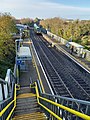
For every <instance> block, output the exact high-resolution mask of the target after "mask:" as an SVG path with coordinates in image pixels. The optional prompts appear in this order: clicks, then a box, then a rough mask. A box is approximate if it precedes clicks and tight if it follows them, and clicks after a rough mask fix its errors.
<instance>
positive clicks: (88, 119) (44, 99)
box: [35, 82, 90, 120]
mask: <svg viewBox="0 0 90 120" xmlns="http://www.w3.org/2000/svg"><path fill="white" fill-rule="evenodd" d="M35 90H36V95H37V100H38V104H39V105H40V106H42V107H43V108H44V109H45V110H46V111H48V112H49V113H50V114H51V115H53V116H54V117H55V118H57V119H58V120H62V118H60V116H58V115H57V114H55V113H54V112H52V111H51V110H50V109H48V108H47V107H46V106H44V105H43V104H41V103H40V102H39V99H42V100H43V101H46V102H47V103H50V104H52V105H55V106H57V107H59V108H61V109H63V110H65V111H67V112H69V113H71V114H73V115H75V116H77V117H80V118H82V119H84V120H90V116H88V115H85V114H83V113H80V112H78V111H76V110H73V109H71V108H68V107H66V106H63V105H61V104H58V103H56V102H53V101H51V100H49V99H47V98H44V97H41V96H40V95H39V91H38V86H37V83H36V82H35ZM63 117H64V116H63Z"/></svg>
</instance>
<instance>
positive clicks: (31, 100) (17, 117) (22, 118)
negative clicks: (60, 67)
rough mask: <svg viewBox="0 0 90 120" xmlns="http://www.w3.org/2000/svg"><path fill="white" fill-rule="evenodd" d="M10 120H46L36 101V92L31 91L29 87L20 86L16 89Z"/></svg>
mask: <svg viewBox="0 0 90 120" xmlns="http://www.w3.org/2000/svg"><path fill="white" fill-rule="evenodd" d="M12 120H46V116H45V114H44V113H43V112H42V111H41V109H40V107H39V105H38V103H37V99H36V94H33V93H31V89H30V87H21V89H20V90H19V91H18V95H17V102H16V109H15V111H14V116H13V118H12Z"/></svg>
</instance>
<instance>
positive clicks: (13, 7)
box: [0, 0, 90, 19]
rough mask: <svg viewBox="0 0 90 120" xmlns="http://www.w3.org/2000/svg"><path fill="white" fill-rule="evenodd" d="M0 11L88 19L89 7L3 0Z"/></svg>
mask: <svg viewBox="0 0 90 120" xmlns="http://www.w3.org/2000/svg"><path fill="white" fill-rule="evenodd" d="M0 11H5V12H6V11H7V12H10V13H11V14H12V15H14V16H16V17H18V18H20V17H31V18H35V17H40V18H49V17H55V16H58V17H64V18H76V19H77V18H79V19H84V18H85V19H90V17H89V16H90V8H82V7H74V6H69V5H64V4H60V3H52V2H48V1H45V0H3V1H2V2H0Z"/></svg>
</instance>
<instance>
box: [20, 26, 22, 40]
mask: <svg viewBox="0 0 90 120" xmlns="http://www.w3.org/2000/svg"><path fill="white" fill-rule="evenodd" d="M21 31H22V29H21V28H20V39H21V37H22V32H21Z"/></svg>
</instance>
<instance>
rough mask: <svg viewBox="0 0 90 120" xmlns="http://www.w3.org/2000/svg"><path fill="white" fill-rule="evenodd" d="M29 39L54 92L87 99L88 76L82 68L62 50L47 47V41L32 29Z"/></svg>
mask: <svg viewBox="0 0 90 120" xmlns="http://www.w3.org/2000/svg"><path fill="white" fill-rule="evenodd" d="M31 39H32V41H33V43H34V46H35V49H36V51H37V54H38V56H39V59H40V61H41V63H42V66H43V68H44V70H45V73H46V75H47V77H48V80H49V82H50V84H51V86H52V88H53V91H54V92H55V94H57V95H61V96H65V97H72V98H77V99H82V100H88V101H89V100H90V84H89V79H90V77H89V76H88V75H87V74H86V73H85V72H84V70H83V71H80V69H78V68H79V67H78V65H76V64H75V63H74V62H73V61H70V58H68V57H67V56H66V55H65V54H63V53H62V52H58V51H57V50H56V49H55V48H51V47H50V48H48V46H49V43H48V42H46V41H45V40H44V38H43V37H42V36H37V35H35V34H34V32H33V31H31Z"/></svg>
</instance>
